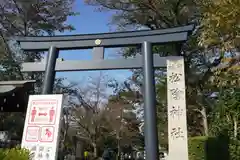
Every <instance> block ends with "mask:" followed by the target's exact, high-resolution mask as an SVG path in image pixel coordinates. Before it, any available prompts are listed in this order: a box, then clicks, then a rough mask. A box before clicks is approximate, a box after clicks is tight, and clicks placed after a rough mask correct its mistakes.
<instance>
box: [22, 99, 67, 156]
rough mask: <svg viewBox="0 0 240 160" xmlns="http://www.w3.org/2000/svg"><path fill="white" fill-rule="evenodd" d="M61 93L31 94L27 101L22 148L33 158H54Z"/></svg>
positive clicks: (57, 140) (61, 100)
mask: <svg viewBox="0 0 240 160" xmlns="http://www.w3.org/2000/svg"><path fill="white" fill-rule="evenodd" d="M62 103H63V95H58V94H54V95H31V96H30V97H29V101H28V107H27V112H26V119H25V124H24V131H23V137H22V144H21V147H22V148H28V149H29V150H30V152H31V157H32V158H33V159H34V160H40V159H41V160H56V159H57V155H58V144H59V130H60V125H61V123H60V122H61V117H62Z"/></svg>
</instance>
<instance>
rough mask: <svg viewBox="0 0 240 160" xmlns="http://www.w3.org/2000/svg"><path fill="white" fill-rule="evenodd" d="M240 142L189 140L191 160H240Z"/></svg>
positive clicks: (212, 138)
mask: <svg viewBox="0 0 240 160" xmlns="http://www.w3.org/2000/svg"><path fill="white" fill-rule="evenodd" d="M239 144H240V142H239V141H236V140H235V141H233V140H230V139H228V138H226V137H224V136H219V137H192V138H189V160H240V145H239Z"/></svg>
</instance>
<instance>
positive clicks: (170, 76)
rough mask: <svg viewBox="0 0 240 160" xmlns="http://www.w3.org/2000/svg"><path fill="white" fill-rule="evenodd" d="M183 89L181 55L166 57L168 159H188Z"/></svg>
mask: <svg viewBox="0 0 240 160" xmlns="http://www.w3.org/2000/svg"><path fill="white" fill-rule="evenodd" d="M185 90H186V87H185V72H184V59H183V57H168V59H167V96H168V143H169V152H168V153H169V155H168V160H179V159H181V160H188V138H187V116H186V95H185Z"/></svg>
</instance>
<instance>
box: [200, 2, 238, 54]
mask: <svg viewBox="0 0 240 160" xmlns="http://www.w3.org/2000/svg"><path fill="white" fill-rule="evenodd" d="M200 3H201V9H202V12H203V14H202V18H201V30H202V32H201V36H200V37H199V39H200V43H202V44H203V45H207V46H214V45H217V46H218V47H219V48H221V49H223V50H224V51H227V50H231V49H236V48H238V50H239V46H240V17H239V14H240V2H239V1H238V0H218V1H215V0H202V1H200Z"/></svg>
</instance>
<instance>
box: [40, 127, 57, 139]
mask: <svg viewBox="0 0 240 160" xmlns="http://www.w3.org/2000/svg"><path fill="white" fill-rule="evenodd" d="M53 135H54V127H49V126H44V127H41V137H40V141H41V142H52V141H53Z"/></svg>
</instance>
